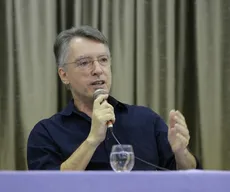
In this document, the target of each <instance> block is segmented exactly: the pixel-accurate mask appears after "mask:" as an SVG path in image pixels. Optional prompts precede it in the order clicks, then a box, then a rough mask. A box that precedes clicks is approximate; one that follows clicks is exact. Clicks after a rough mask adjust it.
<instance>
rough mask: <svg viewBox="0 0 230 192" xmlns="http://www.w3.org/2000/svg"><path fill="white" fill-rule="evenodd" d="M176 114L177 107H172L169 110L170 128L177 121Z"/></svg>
mask: <svg viewBox="0 0 230 192" xmlns="http://www.w3.org/2000/svg"><path fill="white" fill-rule="evenodd" d="M175 115H176V111H175V109H172V110H171V111H170V112H169V128H173V127H174V126H175V124H176V121H175V120H174V117H175Z"/></svg>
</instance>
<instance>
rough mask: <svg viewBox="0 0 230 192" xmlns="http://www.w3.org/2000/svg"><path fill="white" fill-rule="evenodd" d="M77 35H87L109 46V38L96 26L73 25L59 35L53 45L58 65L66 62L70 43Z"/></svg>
mask: <svg viewBox="0 0 230 192" xmlns="http://www.w3.org/2000/svg"><path fill="white" fill-rule="evenodd" d="M75 37H85V38H87V39H92V40H96V41H98V42H101V43H103V44H105V45H106V46H108V40H107V38H106V37H105V36H104V35H103V34H102V33H101V32H100V31H99V30H98V29H96V28H93V27H90V26H87V25H85V26H81V27H79V28H76V27H72V28H70V29H67V30H64V31H62V32H61V33H59V35H58V36H57V38H56V41H55V43H54V47H53V51H54V55H55V59H56V64H57V67H63V65H64V64H65V62H66V58H67V56H68V48H69V43H70V41H71V40H72V39H73V38H75Z"/></svg>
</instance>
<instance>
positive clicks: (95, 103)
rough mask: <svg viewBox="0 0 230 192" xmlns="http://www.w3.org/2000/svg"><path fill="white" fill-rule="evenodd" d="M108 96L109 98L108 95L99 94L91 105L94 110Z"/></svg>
mask: <svg viewBox="0 0 230 192" xmlns="http://www.w3.org/2000/svg"><path fill="white" fill-rule="evenodd" d="M108 96H109V95H108V94H101V95H99V96H98V98H97V99H95V101H94V104H93V105H94V108H98V107H100V105H101V103H102V102H103V101H105V100H106V99H107V98H108Z"/></svg>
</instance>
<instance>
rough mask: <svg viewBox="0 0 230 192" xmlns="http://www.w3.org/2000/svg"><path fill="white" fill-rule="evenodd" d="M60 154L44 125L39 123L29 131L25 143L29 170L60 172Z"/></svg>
mask: <svg viewBox="0 0 230 192" xmlns="http://www.w3.org/2000/svg"><path fill="white" fill-rule="evenodd" d="M61 163H62V162H61V153H60V152H59V149H58V146H57V145H56V144H55V142H54V141H53V140H52V138H51V137H50V135H49V133H48V131H47V130H46V129H45V127H44V124H43V123H41V122H39V123H38V124H36V125H35V127H34V128H33V130H32V131H31V133H30V135H29V138H28V142H27V165H28V169H29V170H60V166H61Z"/></svg>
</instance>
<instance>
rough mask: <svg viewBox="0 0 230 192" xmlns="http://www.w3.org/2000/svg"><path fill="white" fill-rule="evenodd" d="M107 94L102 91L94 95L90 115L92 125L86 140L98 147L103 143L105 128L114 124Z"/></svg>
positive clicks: (112, 111) (112, 110) (111, 107)
mask: <svg viewBox="0 0 230 192" xmlns="http://www.w3.org/2000/svg"><path fill="white" fill-rule="evenodd" d="M107 98H108V94H107V93H106V92H105V91H104V90H97V91H96V92H95V93H94V104H93V113H92V125H91V130H90V133H89V136H88V138H89V139H90V140H91V141H92V142H93V143H94V144H95V145H99V144H100V143H101V142H102V141H104V139H105V136H106V131H107V127H110V126H111V125H112V124H113V123H114V122H115V114H114V109H113V106H112V105H110V104H109V103H108V102H107Z"/></svg>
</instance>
